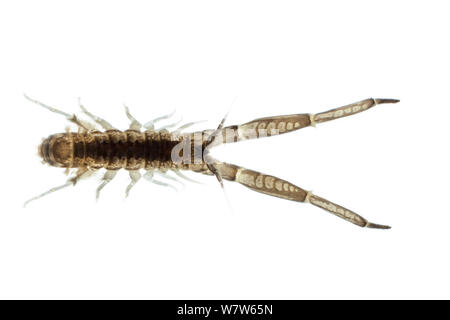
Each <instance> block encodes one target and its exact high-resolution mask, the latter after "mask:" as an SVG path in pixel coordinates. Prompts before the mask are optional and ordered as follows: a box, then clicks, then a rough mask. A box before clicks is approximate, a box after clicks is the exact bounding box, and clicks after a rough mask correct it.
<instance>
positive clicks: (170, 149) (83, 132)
mask: <svg viewBox="0 0 450 320" xmlns="http://www.w3.org/2000/svg"><path fill="white" fill-rule="evenodd" d="M28 99H29V98H28ZM29 100H30V101H32V102H34V103H37V104H39V105H41V106H43V107H44V108H46V109H49V110H50V111H52V112H56V113H59V114H62V115H64V116H65V117H66V118H67V119H68V120H69V121H71V122H73V123H75V124H76V125H77V126H78V127H79V129H80V131H79V132H78V133H75V132H67V133H59V134H55V135H51V136H50V137H48V138H47V139H45V140H44V141H43V142H42V144H41V145H40V147H39V154H40V156H41V157H42V158H43V159H44V161H45V162H47V163H48V164H50V165H52V166H57V167H63V168H78V170H77V173H76V175H75V176H74V177H73V178H70V179H69V181H68V182H67V183H66V184H64V185H62V186H60V187H56V188H52V189H50V190H49V191H47V192H45V193H43V194H41V195H39V196H37V197H34V198H32V199H30V200H29V201H27V202H26V203H28V202H30V201H32V200H35V199H39V198H40V197H42V196H44V195H46V194H49V193H51V192H54V191H56V190H59V189H61V188H65V187H67V186H69V185H71V184H76V182H77V181H78V180H79V179H82V178H84V177H86V176H89V174H90V173H91V172H93V171H96V170H97V169H102V168H104V169H106V170H107V171H106V173H105V175H104V176H103V178H102V183H101V184H100V186H99V187H98V188H97V192H96V194H97V198H98V195H99V192H100V190H101V189H102V188H103V187H104V186H105V185H106V184H107V183H109V182H110V181H111V180H112V179H114V177H115V175H116V173H117V170H119V169H126V170H129V175H130V178H131V182H130V184H129V185H128V187H127V189H126V195H128V192H129V190H130V189H131V188H132V187H133V186H134V184H136V182H137V181H139V179H140V177H141V175H140V173H139V170H140V169H143V170H146V171H147V172H146V173H145V174H144V178H146V179H147V180H150V181H153V182H154V183H156V184H159V185H165V186H167V184H166V183H164V182H161V181H158V180H153V173H154V171H155V170H156V171H155V172H156V173H158V172H159V171H162V172H163V173H164V172H166V171H168V170H172V171H173V172H175V173H176V174H178V175H179V176H183V175H182V174H181V173H180V172H179V170H191V171H195V172H200V173H203V174H209V175H215V176H216V177H217V179H218V181H219V182H220V183H221V185H222V186H223V183H222V179H224V180H228V181H234V182H237V183H240V184H241V185H243V186H245V187H247V188H249V189H251V190H253V191H256V192H260V193H264V194H267V195H271V196H274V197H278V198H283V199H287V200H292V201H298V202H308V203H311V204H312V205H314V206H317V207H320V208H322V209H324V210H326V211H328V212H330V213H332V214H334V215H336V216H338V217H340V218H342V219H344V220H347V221H349V222H351V223H353V224H356V225H358V226H360V227H368V228H377V229H388V228H390V227H389V226H385V225H379V224H375V223H371V222H369V221H368V220H366V219H365V218H363V217H362V216H360V215H358V214H357V213H355V212H353V211H351V210H349V209H346V208H345V207H343V206H340V205H338V204H335V203H334V202H331V201H329V200H326V199H324V198H321V197H319V196H317V195H314V194H313V193H312V192H310V191H306V190H305V189H302V188H301V187H298V186H296V185H295V184H293V183H290V182H288V181H286V180H283V179H280V178H277V177H274V176H271V175H268V174H264V173H260V172H257V171H254V170H250V169H246V168H243V167H240V166H236V165H233V164H229V163H225V162H221V161H219V160H217V159H214V158H212V157H211V156H210V154H209V148H210V147H213V146H216V145H220V144H223V143H233V142H238V141H242V140H250V139H257V138H262V137H270V136H275V135H280V134H284V133H288V132H292V131H295V130H299V129H301V128H304V127H309V126H315V124H317V123H323V122H327V121H332V120H335V119H339V118H343V117H347V116H350V115H354V114H357V113H360V112H363V111H366V110H368V109H370V108H372V107H374V106H376V105H378V104H383V103H396V102H398V100H395V99H373V98H370V99H366V100H362V101H359V102H356V103H352V104H349V105H346V106H343V107H339V108H335V109H331V110H328V111H325V112H321V113H317V114H305V113H303V114H291V115H285V116H274V117H267V118H260V119H256V120H253V121H250V122H247V123H244V124H241V125H233V126H228V127H223V123H224V120H225V119H224V120H222V122H221V123H220V125H219V127H218V128H217V130H205V131H199V132H194V133H188V134H180V132H181V131H180V130H175V131H174V132H168V131H167V130H165V129H163V130H160V131H155V130H147V131H144V132H141V131H139V130H140V129H141V128H142V125H141V124H140V123H139V122H138V121H137V120H136V119H135V118H134V117H133V116H132V115H131V114H130V113H129V110H128V108H126V114H127V117H128V118H129V119H130V120H131V124H130V129H129V130H127V131H119V130H117V129H114V127H112V126H111V124H109V123H108V122H107V121H105V120H104V119H101V118H99V117H97V116H94V115H93V114H91V113H90V112H88V111H87V110H86V109H85V108H84V107H83V106H81V105H80V106H81V107H82V110H83V112H85V113H86V114H87V115H88V116H89V117H90V118H91V119H93V120H94V122H95V123H97V124H98V125H100V126H101V127H103V129H105V130H106V131H104V132H101V131H98V130H95V129H93V128H95V126H93V125H92V124H89V123H87V122H84V121H82V120H80V119H78V118H77V117H76V116H75V115H70V114H67V113H65V112H63V111H60V110H57V109H55V108H52V107H50V106H47V105H44V104H43V103H41V102H39V101H36V100H32V99H29ZM163 118H164V117H163ZM159 119H161V118H159ZM154 121H156V120H154ZM144 127H145V128H154V126H153V124H152V125H151V126H150V127H148V126H144ZM184 128H186V125H185V126H182V127H180V128H179V129H184ZM211 134H212V135H211ZM159 173H160V172H159ZM165 177H167V178H171V177H168V176H167V175H166V176H165ZM184 178H186V177H184ZM172 179H173V178H172Z"/></svg>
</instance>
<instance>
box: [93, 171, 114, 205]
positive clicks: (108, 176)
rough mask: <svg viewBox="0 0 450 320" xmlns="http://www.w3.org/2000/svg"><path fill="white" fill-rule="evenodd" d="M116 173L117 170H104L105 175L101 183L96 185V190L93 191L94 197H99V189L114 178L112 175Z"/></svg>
mask: <svg viewBox="0 0 450 320" xmlns="http://www.w3.org/2000/svg"><path fill="white" fill-rule="evenodd" d="M116 174H117V170H107V171H106V172H105V175H104V176H103V178H102V183H101V184H100V185H99V186H98V188H97V190H96V192H95V199H96V200H98V198H99V197H100V191H102V189H103V188H104V187H105V186H106V185H107V184H108V183H110V182H111V180H112V179H114V177H115V176H116Z"/></svg>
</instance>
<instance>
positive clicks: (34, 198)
mask: <svg viewBox="0 0 450 320" xmlns="http://www.w3.org/2000/svg"><path fill="white" fill-rule="evenodd" d="M71 185H73V182H72V181H68V182H66V183H65V184H63V185H60V186H57V187H53V188H51V189H50V190H48V191H45V192H44V193H41V194H40V195H38V196H35V197H33V198H31V199H29V200H27V201H25V203H24V204H23V207H24V208H25V207H26V206H27V205H28V204H29V203H30V202H31V201H35V200H37V199H40V198H42V197H44V196H46V195H48V194H50V193H53V192H55V191H58V190H61V189H64V188H67V187H68V186H71Z"/></svg>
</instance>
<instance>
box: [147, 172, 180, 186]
mask: <svg viewBox="0 0 450 320" xmlns="http://www.w3.org/2000/svg"><path fill="white" fill-rule="evenodd" d="M144 179H145V180H147V181H150V182H151V183H154V184H157V185H160V186H163V187H168V188H172V189H174V190H175V191H178V189H177V188H175V187H174V186H173V185H171V184H168V183H165V182H162V181H159V180H156V179H154V178H153V171H147V172H146V173H145V174H144Z"/></svg>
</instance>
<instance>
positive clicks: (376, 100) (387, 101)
mask: <svg viewBox="0 0 450 320" xmlns="http://www.w3.org/2000/svg"><path fill="white" fill-rule="evenodd" d="M374 100H375V103H376V104H383V103H397V102H400V100H398V99H374Z"/></svg>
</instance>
